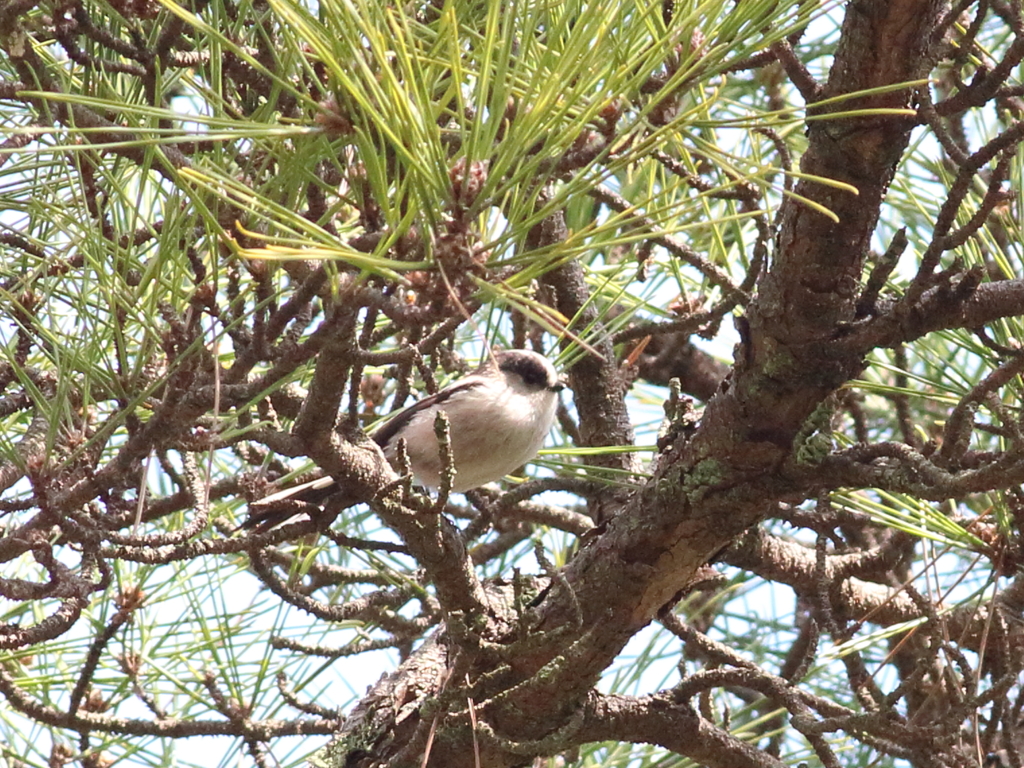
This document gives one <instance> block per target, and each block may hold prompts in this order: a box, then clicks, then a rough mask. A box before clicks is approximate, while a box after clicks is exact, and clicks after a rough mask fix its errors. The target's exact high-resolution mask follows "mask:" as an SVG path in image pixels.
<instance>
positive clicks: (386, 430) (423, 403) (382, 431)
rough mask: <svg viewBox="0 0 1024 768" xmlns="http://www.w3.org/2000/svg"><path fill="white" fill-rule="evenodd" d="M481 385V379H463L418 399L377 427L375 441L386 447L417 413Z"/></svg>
mask: <svg viewBox="0 0 1024 768" xmlns="http://www.w3.org/2000/svg"><path fill="white" fill-rule="evenodd" d="M481 386H483V383H482V382H480V381H463V382H459V383H457V384H453V385H452V386H450V387H447V388H446V389H442V390H441V391H440V392H436V393H434V394H433V395H428V396H427V397H424V398H423V399H422V400H418V401H416V402H415V403H413V404H412V405H410V406H409V407H408V408H406V409H405V410H404V411H401V412H399V413H398V415H396V416H394V417H392V418H391V419H389V420H388V421H386V422H385V423H384V424H383V425H382V426H381V427H380V428H379V429H377V430H376V431H375V432H374V433H373V441H374V442H375V443H377V445H379V446H380V447H381V448H384V447H385V446H387V444H388V443H389V442H391V439H392V438H393V437H394V436H395V435H397V434H398V433H399V432H400V431H401V430H402V428H403V427H405V426H406V425H407V424H408V423H409V422H410V421H412V418H413V416H415V415H416V414H417V413H419V412H421V411H425V410H426V409H427V408H430V407H431V406H432V405H439V404H441V403H443V402H445V401H446V400H450V399H451V397H452V395H456V394H458V393H459V392H466V391H468V390H470V389H476V388H477V387H481Z"/></svg>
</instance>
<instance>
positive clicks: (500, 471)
mask: <svg viewBox="0 0 1024 768" xmlns="http://www.w3.org/2000/svg"><path fill="white" fill-rule="evenodd" d="M562 389H564V384H563V383H562V382H561V381H560V380H559V378H558V374H557V373H556V371H555V368H554V366H552V365H551V363H550V362H549V361H548V359H547V358H545V357H544V356H542V355H539V354H537V353H536V352H531V351H529V350H524V349H512V350H507V351H503V352H495V353H494V354H493V356H492V357H491V358H490V359H488V360H485V361H484V362H483V363H482V364H481V365H480V367H479V368H477V369H476V370H475V371H473V372H472V373H471V374H469V375H468V376H466V377H464V378H462V379H459V380H458V381H456V382H453V383H452V384H450V385H448V386H447V387H445V388H444V389H442V390H441V391H440V392H437V393H436V394H433V395H430V396H429V397H425V398H423V399H422V400H420V401H418V402H416V403H414V404H413V405H411V406H410V407H408V408H406V409H405V410H404V411H401V412H400V413H398V414H397V415H396V416H395V417H393V418H392V419H390V420H389V421H387V422H386V423H385V424H384V425H383V426H381V427H380V428H379V429H378V430H377V431H376V432H374V434H373V439H374V441H375V442H376V443H377V445H379V446H380V447H381V449H383V451H384V455H385V456H386V457H387V458H388V460H389V461H391V462H392V463H394V461H395V458H396V454H397V451H398V442H399V440H401V439H404V440H405V446H406V452H407V454H408V456H409V464H410V467H411V469H412V473H413V476H414V477H415V479H416V482H418V483H419V484H420V485H423V486H426V487H427V488H430V489H436V488H437V487H438V486H439V485H440V484H441V472H442V471H443V461H442V458H441V454H440V449H439V448H438V444H437V437H436V435H435V434H434V420H435V418H436V417H437V413H438V411H444V412H445V414H446V415H447V416H448V424H449V427H450V434H451V450H452V459H453V463H454V465H455V479H454V482H453V483H452V490H453V491H456V492H459V493H461V492H462V491H468V490H469V489H471V488H476V487H478V486H481V485H484V484H486V483H490V482H493V481H495V480H498V479H500V478H502V477H504V476H505V475H507V474H508V473H509V472H511V471H513V470H514V469H516V468H517V467H520V466H522V465H523V464H525V463H526V462H528V461H530V459H532V458H533V457H534V456H536V455H537V451H539V450H540V447H541V445H542V444H543V443H544V438H545V437H546V436H547V434H548V432H549V431H550V429H551V425H552V424H553V423H554V420H555V411H556V410H557V408H558V393H559V392H560V391H561V390H562ZM337 491H338V486H337V484H336V483H335V482H334V480H333V479H332V478H331V477H321V478H318V479H316V480H312V481H310V482H308V483H303V484H301V485H296V486H293V487H291V488H285V489H284V490H281V491H278V492H277V493H274V494H271V495H270V496H267V497H265V498H263V499H260V500H259V501H258V502H256V503H255V505H254V506H256V505H258V506H261V507H262V506H265V505H267V504H270V503H272V502H276V501H281V500H284V499H290V500H295V501H305V502H308V503H312V504H320V503H322V502H323V501H325V500H326V499H327V498H329V497H330V496H331V495H333V494H334V493H336V492H337ZM280 522H283V520H281V519H278V518H277V516H276V515H274V514H273V513H271V511H270V510H265V512H264V513H262V514H261V512H260V511H259V510H253V514H251V515H250V517H249V519H248V520H246V521H245V522H244V523H243V524H242V526H241V527H242V528H256V529H259V530H266V529H268V528H272V527H273V526H274V525H277V524H278V523H280Z"/></svg>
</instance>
